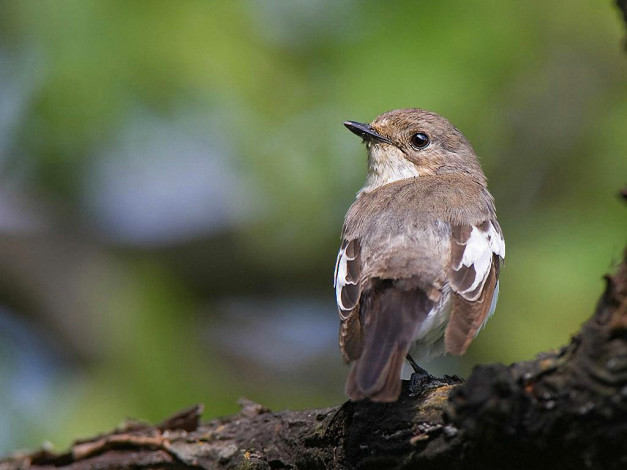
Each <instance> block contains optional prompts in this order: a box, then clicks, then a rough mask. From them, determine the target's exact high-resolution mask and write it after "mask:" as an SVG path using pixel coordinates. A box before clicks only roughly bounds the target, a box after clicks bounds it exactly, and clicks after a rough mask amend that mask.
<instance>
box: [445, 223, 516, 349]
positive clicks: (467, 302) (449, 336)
mask: <svg viewBox="0 0 627 470" xmlns="http://www.w3.org/2000/svg"><path fill="white" fill-rule="evenodd" d="M504 257H505V242H504V241H503V235H502V233H501V227H500V226H499V224H498V222H497V221H496V220H486V221H484V222H483V223H481V224H478V225H456V226H453V227H451V270H450V276H449V280H450V285H451V290H452V293H451V295H452V303H453V304H452V309H451V318H450V320H449V323H448V326H447V329H446V333H445V343H446V349H447V351H448V352H449V353H451V354H454V355H461V354H464V353H465V352H466V350H467V349H468V346H470V343H472V340H473V339H474V338H475V336H477V333H478V332H479V330H480V329H481V327H482V326H483V325H484V323H485V321H486V320H487V319H488V318H489V316H490V315H491V314H492V312H493V311H494V308H495V306H496V295H498V290H497V286H498V277H499V270H500V264H501V260H502V259H503V258H504Z"/></svg>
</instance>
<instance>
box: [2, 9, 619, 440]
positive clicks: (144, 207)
mask: <svg viewBox="0 0 627 470" xmlns="http://www.w3.org/2000/svg"><path fill="white" fill-rule="evenodd" d="M623 37H624V31H623V25H622V23H621V20H620V17H619V13H618V11H617V9H616V8H615V7H614V5H613V3H612V2H611V1H588V0H572V1H570V2H568V5H565V4H564V2H559V1H557V0H552V1H546V0H528V1H526V2H518V1H513V0H507V1H504V0H489V1H485V0H481V1H479V0H472V1H452V0H439V1H437V2H435V1H404V2H402V1H391V2H381V1H357V0H353V1H351V0H346V1H335V0H319V1H311V0H291V1H269V0H265V1H252V0H250V1H245V0H242V1H222V2H218V1H186V2H176V3H173V2H166V1H153V2H136V1H108V2H96V1H78V0H75V1H62V0H55V1H51V0H50V1H44V0H39V1H0V178H1V180H0V237H1V240H0V409H1V410H2V412H1V414H2V417H1V418H0V452H1V453H6V452H8V451H10V450H12V449H15V448H19V447H29V448H34V447H37V446H39V445H40V444H41V443H42V442H43V441H44V440H50V441H52V443H53V444H54V445H55V446H56V447H57V448H63V447H64V446H67V445H68V444H69V442H70V440H71V439H72V438H76V437H84V436H85V435H89V434H93V433H97V432H100V431H104V430H107V429H109V428H111V427H113V426H115V425H116V424H118V423H119V422H120V421H121V420H122V419H123V418H124V417H128V416H133V417H137V418H146V419H150V420H159V419H162V418H165V417H166V416H168V415H169V414H171V413H173V412H174V411H176V410H178V409H180V408H182V407H186V406H188V405H191V404H193V403H196V402H202V403H204V404H205V406H206V412H205V417H206V418H211V417H215V416H218V415H222V414H229V413H233V412H235V411H236V410H237V404H236V401H237V399H238V397H240V396H246V397H247V398H249V399H252V400H254V401H258V402H261V403H263V404H264V405H267V406H270V407H271V408H273V409H284V408H312V407H321V406H327V405H335V404H338V403H340V402H341V401H343V400H344V395H343V381H344V377H345V374H346V372H347V370H346V368H345V367H344V366H343V364H342V361H341V358H340V354H339V351H338V349H337V346H336V339H337V326H338V325H337V323H338V321H337V315H336V310H335V305H334V294H333V290H332V273H333V267H334V262H335V256H336V250H337V247H338V243H339V233H340V228H341V225H342V220H343V216H344V213H345V211H346V209H347V208H348V206H349V205H350V204H351V202H352V201H353V198H354V195H355V193H356V191H357V190H358V189H359V188H360V186H361V184H362V182H363V179H364V176H365V171H366V158H365V150H364V148H363V146H362V145H361V144H360V142H359V139H357V138H355V136H353V135H351V134H350V133H348V132H347V131H346V130H345V129H344V127H343V126H342V124H341V123H342V121H343V120H346V119H351V120H357V121H370V120H372V119H373V118H374V117H375V116H376V115H378V114H379V113H381V112H384V111H387V110H390V109H394V108H400V107H422V108H426V109H429V110H433V111H436V112H438V113H440V114H443V115H444V116H446V117H448V118H449V119H450V120H451V121H452V122H453V123H454V124H455V125H457V126H458V127H459V128H460V129H462V131H463V132H464V133H465V134H466V136H467V137H468V138H469V139H470V141H471V142H472V143H473V145H474V147H475V149H476V151H477V153H478V155H479V156H480V159H481V160H482V162H483V166H484V169H485V171H486V173H487V175H488V178H489V180H490V189H491V191H492V193H493V194H494V196H495V198H496V202H497V208H498V211H499V220H500V222H501V225H502V227H503V230H504V232H505V235H506V241H507V260H506V267H505V269H504V270H503V271H502V277H501V280H502V282H501V296H500V300H499V307H498V309H497V313H496V315H495V317H494V318H493V320H492V321H491V322H490V323H489V325H488V327H487V328H486V329H485V330H484V331H483V333H482V334H481V335H480V336H479V337H478V339H477V341H476V342H475V343H474V344H473V346H472V347H471V349H470V351H469V353H468V354H467V355H466V356H465V357H464V358H462V359H451V358H448V359H444V360H440V361H436V362H434V363H433V364H427V367H428V368H429V369H430V370H432V371H434V372H438V373H462V374H467V373H468V372H469V370H470V368H471V367H472V365H473V364H476V363H479V362H488V361H504V362H510V361H516V360H523V359H528V358H531V357H532V356H533V355H534V353H536V352H539V351H541V350H546V349H549V348H553V347H558V346H560V345H562V344H564V343H566V342H567V341H568V338H569V335H570V334H572V333H573V332H575V331H576V330H577V329H578V327H579V325H580V324H581V323H582V321H584V320H585V319H586V318H587V317H588V316H589V314H590V313H591V312H592V310H593V308H594V305H595V302H596V299H597V298H598V296H599V294H600V293H601V291H602V288H603V283H602V275H603V274H604V273H606V272H608V271H609V270H611V269H612V268H613V264H614V263H615V262H616V261H617V260H618V259H619V257H620V255H621V251H622V248H623V246H624V244H625V241H627V237H626V236H625V235H626V234H627V230H626V228H627V217H626V213H625V207H624V206H623V205H622V204H621V203H620V202H619V200H618V198H617V192H618V190H619V189H620V188H621V187H622V186H623V185H624V184H625V182H626V181H627V179H626V177H627V132H626V130H627V81H626V79H627V56H626V55H625V51H624V50H623V49H624V47H623V44H624V42H623Z"/></svg>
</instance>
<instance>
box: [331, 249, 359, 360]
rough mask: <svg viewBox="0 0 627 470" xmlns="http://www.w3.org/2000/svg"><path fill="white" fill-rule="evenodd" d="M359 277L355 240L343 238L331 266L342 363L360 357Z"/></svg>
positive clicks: (357, 250)
mask: <svg viewBox="0 0 627 470" xmlns="http://www.w3.org/2000/svg"><path fill="white" fill-rule="evenodd" d="M360 276H361V244H360V243H359V240H358V239H353V240H346V239H344V240H343V241H342V246H341V247H340V251H339V253H338V255H337V261H336V263H335V276H334V277H335V279H334V285H335V294H336V301H337V308H338V313H339V315H340V321H341V323H340V350H341V351H342V355H343V356H344V360H345V361H346V362H349V361H351V360H354V359H357V358H358V357H359V356H360V355H361V348H362V328H361V319H360V317H359V300H360V297H361V282H360Z"/></svg>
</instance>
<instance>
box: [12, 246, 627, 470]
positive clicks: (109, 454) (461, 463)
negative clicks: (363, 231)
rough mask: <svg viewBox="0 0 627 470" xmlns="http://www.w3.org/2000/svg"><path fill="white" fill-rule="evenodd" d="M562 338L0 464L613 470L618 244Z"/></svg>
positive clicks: (122, 431) (621, 452)
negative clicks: (330, 402) (366, 391)
mask: <svg viewBox="0 0 627 470" xmlns="http://www.w3.org/2000/svg"><path fill="white" fill-rule="evenodd" d="M625 255H626V258H625V259H624V260H623V262H622V264H621V265H620V267H619V269H618V271H617V273H616V274H615V275H614V276H607V277H606V280H607V286H606V289H605V293H604V294H603V296H602V297H601V299H600V300H599V303H598V306H597V309H596V312H595V313H594V315H593V317H592V318H591V319H590V320H588V322H586V323H585V324H584V325H583V327H582V329H581V331H580V332H579V333H578V334H577V335H576V336H575V337H573V338H572V340H571V342H570V344H569V345H568V346H566V347H564V348H562V349H560V350H559V351H553V352H548V353H544V354H541V355H539V356H538V357H537V358H536V359H535V360H533V361H528V362H521V363H516V364H512V365H510V366H505V365H502V364H489V365H484V366H479V367H476V368H475V370H474V371H473V373H472V375H471V376H470V377H469V379H468V380H467V381H466V382H465V383H463V384H459V383H458V382H456V380H455V379H454V378H450V377H449V378H447V382H448V383H447V384H446V385H444V386H439V387H437V388H433V389H431V390H429V391H427V392H425V393H423V394H422V395H420V396H418V397H410V396H409V393H408V385H407V383H406V382H405V383H404V384H403V393H402V395H401V398H400V400H399V401H398V402H396V403H387V404H381V403H371V402H368V401H362V402H357V403H353V402H346V403H344V405H342V406H341V407H338V408H325V409H319V410H307V411H285V412H280V413H272V412H270V411H269V410H268V409H266V408H264V407H262V406H261V405H257V404H255V403H252V402H249V401H246V400H244V401H242V402H241V405H242V410H241V412H240V413H239V414H238V415H235V416H231V417H227V418H222V419H217V420H213V421H210V422H208V423H206V424H203V425H200V424H199V416H200V413H201V407H194V408H192V409H190V410H186V411H185V412H182V413H180V414H178V415H176V416H174V417H172V418H170V419H169V420H167V421H166V422H164V423H162V424H160V425H156V426H153V425H149V424H145V423H137V422H130V423H127V424H126V425H124V426H123V427H121V428H119V429H117V430H115V431H113V432H111V433H109V434H105V435H101V436H97V437H95V438H93V439H88V440H84V441H79V442H77V443H75V444H74V445H73V446H72V448H71V449H70V451H69V452H67V453H64V454H54V453H51V452H47V451H40V452H37V453H34V454H27V455H19V456H14V457H12V458H9V459H7V460H3V461H0V470H14V469H51V468H61V469H63V468H65V469H72V470H80V469H92V468H98V469H102V470H104V469H114V468H115V469H119V468H124V469H126V468H128V469H130V468H134V469H136V468H181V469H183V468H186V469H189V468H193V469H205V468H207V469H208V468H256V469H277V468H320V469H328V468H338V469H339V468H409V467H413V466H416V467H417V468H421V469H423V470H426V469H432V468H433V469H435V468H438V469H441V468H447V469H457V468H469V467H474V466H476V467H477V468H482V469H487V470H489V469H502V468H521V469H523V468H524V469H528V468H552V469H572V468H583V467H584V466H586V465H587V466H589V467H590V468H625V466H627V446H626V445H625V443H627V251H626V253H625Z"/></svg>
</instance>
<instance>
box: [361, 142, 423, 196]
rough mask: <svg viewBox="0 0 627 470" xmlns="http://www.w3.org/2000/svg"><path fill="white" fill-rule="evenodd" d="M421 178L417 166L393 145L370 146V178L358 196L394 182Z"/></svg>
mask: <svg viewBox="0 0 627 470" xmlns="http://www.w3.org/2000/svg"><path fill="white" fill-rule="evenodd" d="M416 176H420V174H419V173H418V169H417V168H416V166H415V165H414V164H413V163H411V162H410V161H408V160H407V159H406V158H405V154H404V153H403V152H401V151H400V149H398V148H396V147H394V146H393V145H369V146H368V177H367V178H366V184H365V185H364V187H363V188H361V189H360V190H359V192H358V193H357V195H359V194H361V193H364V192H365V193H367V192H370V191H372V190H374V189H376V188H378V187H379V186H383V185H384V184H388V183H392V182H394V181H399V180H404V179H407V178H415V177H416Z"/></svg>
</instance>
